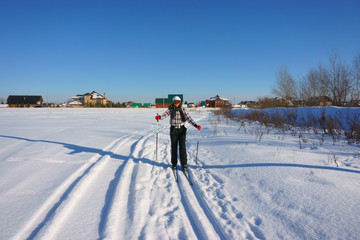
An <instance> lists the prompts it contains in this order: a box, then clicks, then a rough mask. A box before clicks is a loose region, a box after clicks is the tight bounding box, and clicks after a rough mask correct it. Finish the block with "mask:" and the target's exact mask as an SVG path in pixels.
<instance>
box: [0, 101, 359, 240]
mask: <svg viewBox="0 0 360 240" xmlns="http://www.w3.org/2000/svg"><path fill="white" fill-rule="evenodd" d="M162 111H164V110H163V109H86V108H85V109H44V108H39V109H36V108H32V109H9V108H6V109H0V117H1V121H0V129H1V130H0V146H1V148H0V153H1V157H0V215H1V218H0V239H359V236H360V229H359V226H360V218H359V215H360V208H359V206H358V200H359V199H360V159H359V158H360V149H359V147H358V146H356V145H349V144H348V143H347V141H345V140H344V139H339V140H338V141H337V142H335V143H333V140H332V139H331V138H330V137H329V138H327V137H325V138H324V139H322V140H321V141H320V140H317V139H316V137H314V138H313V139H309V141H307V142H304V143H303V145H302V148H301V149H300V147H299V143H298V142H299V139H298V138H297V137H296V136H292V135H291V133H278V132H277V131H276V130H270V131H269V132H268V131H267V129H264V128H263V127H262V126H260V125H258V124H256V123H246V125H245V126H240V124H239V123H238V122H232V121H230V120H228V119H224V118H223V117H218V116H215V115H214V114H213V113H212V112H210V111H208V110H206V109H201V110H188V111H189V114H190V115H191V116H192V118H193V119H194V120H195V121H196V122H197V123H198V124H199V125H201V126H202V130H201V131H200V132H199V131H198V130H197V129H195V128H193V127H192V126H190V125H188V134H187V150H188V158H189V167H190V171H191V172H190V174H191V176H192V179H193V181H194V185H193V186H190V185H189V183H188V182H187V180H186V179H185V177H184V176H183V174H180V173H179V182H178V183H176V182H175V181H174V177H173V174H172V171H171V169H170V168H169V167H170V139H169V126H168V125H169V123H168V121H166V120H165V121H160V122H159V125H158V128H159V150H158V156H159V157H158V160H156V159H155V156H156V155H155V149H156V147H155V146H156V128H157V123H156V121H155V118H154V117H155V115H156V113H159V114H161V113H162ZM352 111H356V112H358V110H356V109H355V110H352ZM260 131H262V132H263V133H265V134H264V135H263V136H262V138H261V139H260V138H259V137H258V136H259V135H258V133H259V132H260ZM308 137H309V136H308ZM197 141H199V149H198V161H197V163H198V164H196V162H195V158H196V151H197V150H196V149H197V148H196V146H197ZM337 165H338V166H337Z"/></svg>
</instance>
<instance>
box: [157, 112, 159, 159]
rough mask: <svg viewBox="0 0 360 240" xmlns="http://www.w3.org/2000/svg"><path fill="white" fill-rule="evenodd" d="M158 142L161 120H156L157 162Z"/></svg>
mask: <svg viewBox="0 0 360 240" xmlns="http://www.w3.org/2000/svg"><path fill="white" fill-rule="evenodd" d="M156 116H159V114H158V113H156ZM158 141H159V120H158V119H157V120H156V161H157V160H158Z"/></svg>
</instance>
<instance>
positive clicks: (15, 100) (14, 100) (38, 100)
mask: <svg viewBox="0 0 360 240" xmlns="http://www.w3.org/2000/svg"><path fill="white" fill-rule="evenodd" d="M7 103H8V104H9V107H41V106H42V103H43V98H42V96H32V95H10V96H9V97H8V99H7Z"/></svg>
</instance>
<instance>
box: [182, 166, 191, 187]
mask: <svg viewBox="0 0 360 240" xmlns="http://www.w3.org/2000/svg"><path fill="white" fill-rule="evenodd" d="M183 173H184V175H185V177H186V179H187V180H188V181H189V184H190V185H193V182H192V180H191V177H190V174H189V170H187V169H183Z"/></svg>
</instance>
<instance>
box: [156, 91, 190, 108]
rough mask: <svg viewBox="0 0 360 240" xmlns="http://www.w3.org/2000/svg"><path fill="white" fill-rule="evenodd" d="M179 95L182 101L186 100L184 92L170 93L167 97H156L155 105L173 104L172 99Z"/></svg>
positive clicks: (163, 106) (166, 105)
mask: <svg viewBox="0 0 360 240" xmlns="http://www.w3.org/2000/svg"><path fill="white" fill-rule="evenodd" d="M175 96H178V97H179V98H180V99H181V102H182V103H183V102H184V95H183V94H168V97H167V98H155V105H156V107H157V108H166V107H168V106H169V105H171V104H172V99H173V98H174V97H175Z"/></svg>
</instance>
